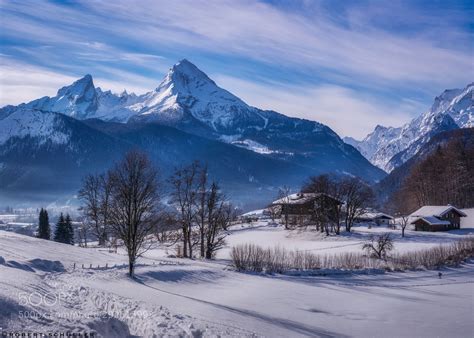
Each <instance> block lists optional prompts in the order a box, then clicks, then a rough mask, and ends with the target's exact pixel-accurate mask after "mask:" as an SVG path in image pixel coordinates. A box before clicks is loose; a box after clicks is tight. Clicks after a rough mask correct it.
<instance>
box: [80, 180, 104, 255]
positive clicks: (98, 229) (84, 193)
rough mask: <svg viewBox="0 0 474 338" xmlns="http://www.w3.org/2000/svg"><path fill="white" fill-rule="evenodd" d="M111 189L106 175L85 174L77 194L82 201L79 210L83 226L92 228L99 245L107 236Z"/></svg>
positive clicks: (102, 243) (101, 244)
mask: <svg viewBox="0 0 474 338" xmlns="http://www.w3.org/2000/svg"><path fill="white" fill-rule="evenodd" d="M111 191H112V186H111V180H110V179H109V178H108V177H107V175H104V174H101V175H87V176H86V177H85V178H84V179H83V182H82V187H81V189H80V190H79V194H78V196H79V199H80V200H81V201H82V203H83V206H81V208H80V210H81V211H82V212H83V214H84V216H85V219H84V223H85V224H84V226H85V227H87V228H91V229H92V232H93V234H94V235H95V237H96V238H97V240H98V241H99V245H100V246H103V245H105V242H106V240H107V236H108V234H107V233H108V230H109V229H108V226H109V224H108V223H109V209H110V194H111Z"/></svg>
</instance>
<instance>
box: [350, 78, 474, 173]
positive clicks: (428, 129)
mask: <svg viewBox="0 0 474 338" xmlns="http://www.w3.org/2000/svg"><path fill="white" fill-rule="evenodd" d="M473 126H474V83H471V84H469V85H467V86H466V88H464V89H451V90H446V91H444V92H443V93H442V94H441V95H439V96H438V97H436V98H435V100H434V103H433V105H432V106H431V108H430V109H429V110H428V111H427V112H426V113H424V114H422V115H420V116H419V117H417V118H414V119H413V120H412V121H410V122H409V123H407V124H405V125H404V126H402V127H398V128H393V127H382V126H377V127H376V128H375V130H374V131H373V132H372V133H370V134H369V135H367V137H365V138H364V139H363V140H362V141H357V140H354V139H349V138H346V139H345V141H346V142H347V143H349V144H351V145H353V146H354V147H356V148H357V149H358V150H359V151H360V152H361V153H362V154H363V155H364V156H365V157H366V158H367V159H369V160H370V161H371V162H372V164H374V165H376V166H378V167H379V168H382V169H384V170H385V171H387V172H390V171H392V170H393V169H395V168H396V167H398V166H400V165H401V164H403V163H404V162H406V161H407V160H408V159H409V158H411V157H412V156H413V155H415V154H416V153H417V152H418V151H419V149H420V148H421V147H422V146H423V145H424V144H426V143H427V142H428V141H429V140H430V139H431V138H432V137H433V136H434V135H436V134H437V133H439V132H443V131H449V130H453V129H457V128H470V127H473Z"/></svg>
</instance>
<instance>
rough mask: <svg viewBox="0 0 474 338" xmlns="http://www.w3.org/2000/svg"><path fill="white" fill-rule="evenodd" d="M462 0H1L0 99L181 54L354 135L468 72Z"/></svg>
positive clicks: (148, 78)
mask: <svg viewBox="0 0 474 338" xmlns="http://www.w3.org/2000/svg"><path fill="white" fill-rule="evenodd" d="M473 56H474V1H472V0H467V1H436V0H431V1H416V0H412V1H396V0H394V1H367V0H353V1H336V0H321V1H309V0H306V1H304V0H301V1H298V0H293V1H279V0H277V1H252V0H243V1H236V0H218V1H213V0H206V1H201V0H181V1H159V0H138V1H129V0H114V1H95V0H87V1H81V0H78V1H42V0H36V1H28V0H25V1H6V0H0V106H4V105H7V104H18V103H21V102H25V101H30V100H32V99H35V98H38V97H42V96H45V95H48V96H54V95H55V94H56V91H57V90H58V89H59V88H60V87H62V86H64V85H67V84H70V83H72V82H73V81H74V80H76V79H78V78H80V77H82V76H83V75H85V74H91V75H92V76H93V78H94V83H95V84H96V86H100V87H101V88H102V89H111V90H112V91H114V92H121V91H123V90H124V89H126V90H127V91H129V92H131V91H133V92H135V93H137V94H141V93H145V92H147V91H150V90H152V89H154V88H156V87H157V86H158V84H159V82H160V81H161V79H162V78H163V76H164V75H165V74H166V72H167V71H168V69H169V68H170V67H171V66H172V65H173V64H175V63H176V62H178V61H179V60H181V59H183V58H186V59H188V60H190V61H191V62H193V63H194V64H195V65H196V66H198V67H199V68H200V69H201V70H203V71H204V72H205V73H207V74H208V75H209V77H211V78H212V79H213V80H214V81H215V82H216V83H217V84H218V85H219V86H221V87H223V88H225V89H227V90H229V91H230V92H232V93H233V94H235V95H237V96H239V97H240V98H242V99H243V100H244V101H246V102H247V103H248V104H250V105H253V106H256V107H258V108H262V109H272V110H275V111H278V112H280V113H283V114H286V115H289V116H295V117H302V118H307V119H311V120H316V121H319V122H322V123H325V124H327V125H329V126H330V127H331V128H332V129H334V130H335V131H336V132H337V133H339V134H340V135H341V136H352V137H355V138H359V139H360V138H363V137H364V136H365V135H366V134H367V133H369V132H371V131H372V130H373V128H374V127H375V126H376V125H377V124H380V125H385V126H400V125H402V124H403V123H405V122H407V121H409V120H410V119H411V118H412V117H414V116H416V115H419V114H421V113H423V112H424V111H426V110H428V109H429V107H430V105H431V104H432V102H433V99H434V97H435V96H436V95H439V94H440V93H441V92H442V91H443V90H445V89H448V88H463V87H465V86H466V85H467V84H468V83H471V82H473V81H474V63H473Z"/></svg>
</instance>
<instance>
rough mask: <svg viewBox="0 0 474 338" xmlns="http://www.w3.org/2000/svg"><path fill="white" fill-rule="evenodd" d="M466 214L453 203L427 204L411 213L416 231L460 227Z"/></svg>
mask: <svg viewBox="0 0 474 338" xmlns="http://www.w3.org/2000/svg"><path fill="white" fill-rule="evenodd" d="M461 217H466V214H465V213H464V212H462V211H461V210H459V209H458V208H456V207H453V206H452V205H426V206H424V207H421V208H420V209H418V210H417V211H415V212H413V213H412V214H411V215H410V218H411V219H413V221H412V222H411V224H414V225H415V230H416V231H446V230H452V229H459V228H460V226H461Z"/></svg>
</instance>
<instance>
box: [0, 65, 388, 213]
mask: <svg viewBox="0 0 474 338" xmlns="http://www.w3.org/2000/svg"><path fill="white" fill-rule="evenodd" d="M0 130H8V132H7V133H2V134H1V135H0V162H1V165H0V175H6V174H5V173H12V170H11V168H12V167H16V168H19V167H21V165H19V164H18V163H22V166H24V167H25V168H26V167H27V166H28V160H27V159H25V160H24V161H23V160H20V157H22V156H23V154H24V153H34V152H43V153H44V154H46V155H45V158H56V159H58V160H59V159H64V160H66V159H67V161H69V162H70V163H72V164H71V165H73V164H74V165H73V167H74V168H73V169H71V168H69V169H67V170H66V169H65V170H64V171H62V175H63V176H68V177H69V178H70V180H71V182H74V184H71V187H70V189H69V192H71V191H74V192H75V191H76V190H75V189H77V185H78V182H79V180H78V178H79V177H80V175H83V174H84V173H85V172H88V171H90V170H89V169H91V170H92V169H94V170H96V169H97V168H99V167H107V166H110V163H113V161H114V160H115V159H117V158H119V157H120V156H121V155H122V154H123V153H124V152H125V151H126V150H127V149H130V148H132V147H134V148H139V149H142V150H144V151H146V152H147V153H149V154H150V157H151V158H152V159H153V160H154V161H155V162H156V163H157V164H158V165H159V166H161V167H162V168H163V169H162V171H163V172H164V174H168V173H169V172H171V170H172V168H174V167H175V166H178V165H182V164H186V163H189V162H191V161H193V160H202V161H205V162H207V163H208V165H209V167H210V169H211V173H213V174H215V176H216V178H217V179H219V180H220V181H221V182H222V183H223V185H224V186H225V188H228V190H230V191H231V195H232V197H233V198H235V199H237V200H240V201H244V200H245V198H248V196H249V195H251V196H254V197H255V196H258V197H259V198H260V199H261V201H260V205H261V203H262V201H263V200H264V199H266V198H269V199H271V198H273V197H274V195H275V194H276V190H277V189H278V187H279V186H281V185H284V184H286V185H291V186H293V187H297V186H298V185H300V184H301V183H302V182H303V181H304V180H305V179H306V178H307V177H308V176H310V175H315V174H320V173H326V172H336V173H339V174H342V175H345V174H348V175H356V176H360V177H362V178H364V179H366V180H367V181H369V182H375V181H378V180H380V179H381V178H382V177H384V175H385V174H384V172H383V171H382V170H380V169H378V168H376V167H374V166H373V165H372V164H370V163H369V162H368V161H367V160H366V159H365V158H364V157H363V156H362V155H361V154H360V153H359V152H358V151H357V150H356V149H355V148H354V147H352V146H350V145H348V144H346V143H344V142H343V141H342V140H341V139H340V138H339V136H338V135H337V134H336V133H335V132H334V131H332V130H331V129H330V128H329V127H327V126H325V125H323V124H320V123H318V122H315V121H309V120H303V119H297V118H290V117H287V116H285V115H282V114H279V113H277V112H274V111H264V110H260V109H258V108H255V107H251V106H249V105H247V104H246V103H245V102H243V101H242V100H241V99H239V98H238V97H236V96H235V95H233V94H231V93H230V92H228V91H226V90H224V89H222V88H220V87H219V86H217V85H216V83H215V82H214V81H212V80H211V79H210V78H209V77H208V76H207V75H206V74H205V73H203V72H202V71H201V70H199V69H198V68H197V67H196V66H195V65H193V64H192V63H190V62H189V61H187V60H182V61H180V62H179V63H177V64H176V65H174V66H173V67H172V68H171V69H170V71H169V72H168V74H167V75H166V76H165V77H164V79H163V80H162V81H161V83H160V84H159V85H158V87H157V88H156V89H155V90H152V91H150V92H148V93H145V94H143V95H135V94H129V93H127V92H124V93H122V94H119V95H117V94H114V93H111V92H110V91H103V90H102V89H100V88H96V87H95V86H94V83H93V79H92V77H91V76H90V75H86V76H85V77H83V78H81V79H79V80H77V81H76V82H74V83H73V84H71V85H70V86H65V87H63V88H61V89H60V90H59V91H58V93H57V95H56V96H55V97H43V98H40V99H38V100H34V101H32V102H29V103H25V104H21V105H19V106H16V107H15V106H7V107H3V108H1V109H0ZM81 133H84V135H82V134H81ZM91 139H95V140H98V141H97V142H93V143H90V142H89V141H90V140H91ZM102 139H103V140H107V141H104V142H105V144H106V146H105V148H104V146H103V142H102V141H101V140H102ZM89 146H90V147H89ZM14 154H17V155H14ZM91 156H98V157H101V159H100V160H99V161H98V162H97V163H94V164H93V165H92V164H90V168H89V164H88V163H89V162H90V159H91V158H92V157H91ZM102 159H103V160H102ZM37 160H38V161H42V157H40V158H38V159H37ZM38 165H39V166H40V167H41V168H42V172H45V171H47V170H46V169H47V167H48V165H52V164H51V162H49V163H48V162H44V163H42V164H41V165H40V163H39V162H38ZM30 167H31V166H30ZM96 167H97V168H96ZM43 169H44V170H43ZM97 170H98V169H97ZM49 172H51V173H53V172H54V170H52V171H51V170H50V171H49ZM54 174H55V175H56V174H59V173H58V172H54ZM25 175H26V174H25ZM53 176H54V175H53ZM53 176H51V178H52V177H53ZM4 177H6V176H4ZM23 177H31V179H30V178H28V179H24V180H23V179H22V178H21V177H19V178H18V179H17V180H13V181H11V180H10V181H5V180H2V182H3V183H2V185H3V187H7V188H8V190H9V191H12V192H13V191H18V190H19V189H22V190H23V191H25V190H28V189H29V188H28V183H26V182H29V183H31V182H32V181H34V177H35V170H33V169H31V170H29V171H28V175H26V176H23ZM46 181H47V180H44V182H46ZM14 182H17V183H14ZM21 182H24V183H21ZM0 188H2V187H0ZM67 190H68V189H66V188H65V192H68V191H67ZM257 191H258V194H255V192H257ZM262 192H264V193H262ZM243 196H246V197H245V198H244V197H243ZM255 205H257V204H255Z"/></svg>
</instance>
